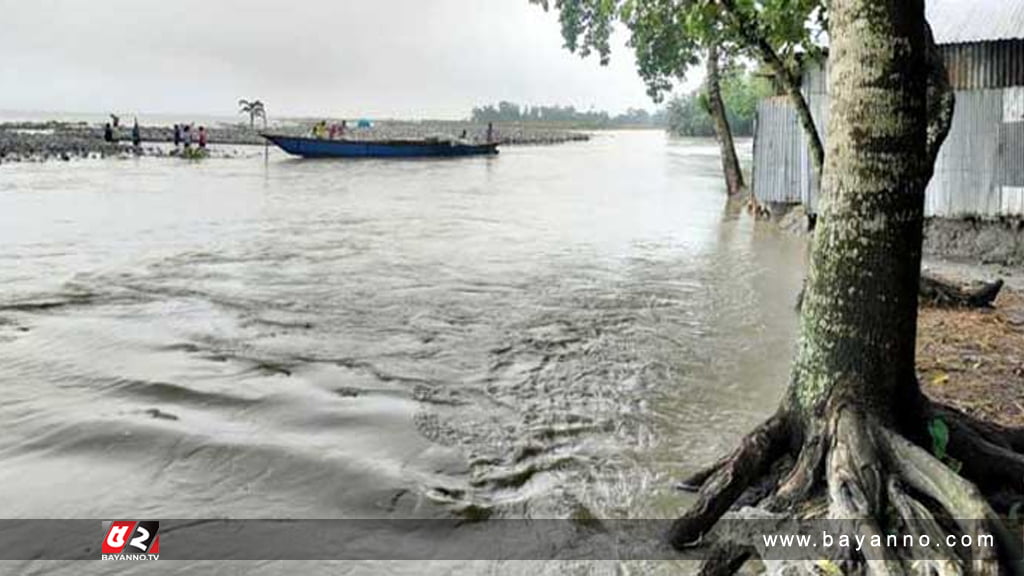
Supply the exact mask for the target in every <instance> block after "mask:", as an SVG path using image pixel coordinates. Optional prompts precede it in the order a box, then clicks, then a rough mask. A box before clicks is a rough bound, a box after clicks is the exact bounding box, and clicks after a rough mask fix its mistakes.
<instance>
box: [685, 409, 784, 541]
mask: <svg viewBox="0 0 1024 576" xmlns="http://www.w3.org/2000/svg"><path fill="white" fill-rule="evenodd" d="M788 440H789V422H788V419H787V418H786V417H785V416H783V415H775V416H773V417H771V418H769V419H768V420H767V421H766V422H765V423H763V424H761V425H760V426H759V427H758V428H757V429H756V430H754V432H752V433H751V434H750V435H749V436H747V437H746V438H744V439H743V441H742V442H740V446H739V448H737V449H736V451H735V452H733V453H732V455H730V456H729V458H728V459H727V460H726V461H725V463H724V464H723V465H722V467H721V468H719V469H718V470H717V471H716V472H715V473H714V474H712V475H711V476H710V477H709V478H708V479H707V481H706V482H705V483H704V484H703V486H702V487H701V489H700V492H699V493H698V494H697V502H695V503H694V505H693V507H691V508H690V510H689V511H687V513H686V514H684V515H683V516H682V517H681V518H679V519H678V520H676V521H675V522H674V523H673V524H672V528H671V531H670V534H669V541H670V542H671V544H672V545H673V546H674V547H676V548H677V549H678V548H684V547H686V546H690V545H692V544H693V543H694V542H697V541H699V540H700V539H701V538H702V537H703V536H704V534H705V533H706V532H707V531H708V530H709V529H710V528H711V527H712V526H713V525H714V524H715V523H716V522H718V519H719V518H721V517H722V515H723V514H725V513H726V512H727V511H728V510H729V508H730V507H732V505H733V503H735V502H736V500H737V499H738V498H739V497H740V496H741V495H742V494H743V492H744V491H745V490H746V489H747V488H748V487H749V486H750V485H751V484H753V483H754V482H756V481H757V480H758V479H759V478H760V477H761V476H763V475H764V474H765V473H767V472H768V471H769V470H770V469H771V466H772V463H773V462H774V461H775V460H776V459H777V458H779V457H781V456H782V455H783V454H784V452H785V450H786V447H787V444H788Z"/></svg>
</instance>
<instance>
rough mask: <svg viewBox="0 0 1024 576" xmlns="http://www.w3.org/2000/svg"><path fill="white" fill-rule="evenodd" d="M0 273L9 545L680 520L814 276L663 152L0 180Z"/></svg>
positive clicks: (156, 166)
mask: <svg viewBox="0 0 1024 576" xmlns="http://www.w3.org/2000/svg"><path fill="white" fill-rule="evenodd" d="M0 246H2V249H0V387H2V394H0V516H3V517H6V518H138V517H142V516H144V517H147V518H154V519H160V518H406V517H416V518H435V517H440V518H450V517H467V518H477V519H479V518H482V517H488V518H566V517H569V516H573V515H575V516H585V517H594V518H669V517H672V516H674V515H675V514H676V513H678V512H679V510H680V509H681V508H682V507H684V506H685V505H686V503H687V502H688V496H686V495H682V494H678V493H675V492H673V490H672V483H673V481H674V480H677V479H679V478H680V477H681V476H682V475H684V474H685V473H687V472H689V471H692V470H694V469H695V468H696V467H698V466H700V465H701V464H705V463H708V462H710V461H711V460H713V459H714V458H715V457H716V456H717V455H719V454H720V453H721V452H723V451H725V450H728V449H729V448H730V447H731V445H732V444H733V442H735V440H736V439H737V438H738V437H739V436H740V435H741V434H742V433H743V432H744V431H745V430H746V429H748V428H749V427H751V426H752V425H754V424H756V423H757V422H758V421H759V420H760V419H761V418H763V417H764V416H765V415H766V414H768V413H769V412H770V411H771V410H772V408H773V407H774V405H775V404H776V403H777V401H778V398H779V396H780V393H781V391H782V390H783V388H784V386H785V382H786V376H787V371H788V366H789V361H790V352H791V348H792V341H793V335H794V330H795V323H796V316H795V313H794V312H793V303H794V297H795V294H796V292H797V290H798V288H799V284H800V279H801V275H802V268H803V252H802V242H801V241H800V240H797V239H793V238H787V237H785V236H783V235H780V234H779V233H777V232H774V231H772V230H770V229H768V228H766V227H761V226H759V225H757V224H755V223H753V222H751V220H750V219H749V218H748V217H746V216H736V215H731V214H730V213H729V211H728V210H727V209H726V206H725V201H724V192H723V186H722V183H721V177H720V171H719V164H718V159H717V152H716V147H715V145H714V143H713V142H710V141H704V140H676V139H671V138H669V137H667V136H665V135H664V134H662V133H660V132H618V133H606V134H600V135H597V136H596V137H595V138H594V139H592V140H591V141H590V142H587V143H580V144H569V145H563V146H557V147H519V148H515V147H510V148H506V149H505V150H503V152H502V154H501V155H500V156H498V157H495V158H475V159H464V160H446V161H409V162H394V161H392V162H379V161H356V162H337V161H299V160H294V159H289V158H286V157H285V156H283V155H279V154H276V153H273V152H271V153H270V156H269V158H268V159H265V158H264V156H263V152H262V150H259V151H258V152H252V153H249V154H245V155H243V156H242V157H239V158H230V159H216V160H209V161H205V162H201V163H192V164H190V163H186V162H184V161H178V160H171V159H166V158H143V159H138V160H114V159H111V160H90V161H78V162H72V163H58V162H51V163H42V164H18V165H3V166H0ZM168 538H169V537H168ZM168 542H169V540H168ZM381 554H382V557H386V556H387V550H382V551H381ZM9 567H11V568H15V569H17V570H23V571H25V572H26V573H29V572H36V571H39V572H44V573H50V572H54V573H62V574H63V573H67V574H77V573H88V572H90V571H95V572H96V573H109V572H110V571H111V570H112V568H111V565H109V564H107V565H105V566H103V567H102V568H101V567H97V566H93V565H81V564H78V565H69V564H65V563H37V564H33V565H21V566H10V565H9ZM317 567H318V566H316V565H314V566H309V567H307V568H303V569H302V572H303V573H309V572H316V571H317V570H316V568H317ZM320 567H323V566H320ZM426 567H427V565H424V564H413V565H410V564H403V563H390V564H389V563H385V564H373V563H370V564H369V565H367V564H343V565H337V564H333V565H327V566H326V567H325V568H326V571H327V572H330V573H348V572H349V571H359V570H367V571H369V572H380V571H387V572H404V573H421V572H423V571H425V569H426ZM117 568H118V569H119V570H120V571H123V572H125V573H135V572H138V573H146V574H150V573H153V571H154V570H155V569H154V568H153V567H152V565H150V566H146V567H140V566H129V565H126V564H121V565H118V566H117ZM193 568H196V566H193V565H185V564H180V563H161V572H168V573H171V572H173V573H178V572H180V573H186V572H189V573H191V570H192V569H193ZM279 568H280V566H275V565H274V564H267V563H253V564H248V565H245V566H242V567H240V566H239V565H238V564H230V563H210V564H208V565H205V569H204V571H209V572H212V573H232V574H234V573H246V574H248V573H263V572H265V573H276V572H278V571H279V570H278V569H279ZM438 568H439V569H440V572H442V573H477V572H481V571H482V572H486V573H490V571H491V569H492V568H493V567H491V568H488V567H487V566H481V565H480V563H468V564H465V565H463V564H458V563H454V564H452V563H440V564H439V565H438ZM627 568H628V567H625V568H624V567H623V566H618V567H617V568H614V569H613V573H615V572H619V571H622V570H625V571H626V572H628V571H629V570H628V569H627ZM290 570H291V569H289V571H290ZM296 573H297V572H296ZM531 573H533V572H532V569H531Z"/></svg>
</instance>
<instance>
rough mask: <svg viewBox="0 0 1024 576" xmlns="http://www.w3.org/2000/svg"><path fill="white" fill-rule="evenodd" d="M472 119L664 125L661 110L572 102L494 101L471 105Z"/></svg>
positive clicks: (586, 125)
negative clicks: (615, 111) (581, 106)
mask: <svg viewBox="0 0 1024 576" xmlns="http://www.w3.org/2000/svg"><path fill="white" fill-rule="evenodd" d="M472 120H473V122H479V123H486V122H529V123H538V124H541V123H543V124H558V125H560V126H563V127H565V126H571V127H578V128H590V129H601V128H643V127H664V126H666V125H667V118H666V114H665V111H664V110H659V111H657V112H655V113H654V114H651V113H650V112H648V111H647V110H644V109H643V108H630V109H629V110H627V111H626V112H625V113H624V114H619V115H616V116H612V115H611V114H609V113H608V112H605V111H596V110H589V111H586V112H584V111H581V110H577V109H576V108H575V107H573V106H520V105H519V104H516V103H514V102H498V103H497V104H496V105H491V104H488V105H486V106H479V107H476V108H473V114H472Z"/></svg>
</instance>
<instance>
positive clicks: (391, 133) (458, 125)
mask: <svg viewBox="0 0 1024 576" xmlns="http://www.w3.org/2000/svg"><path fill="white" fill-rule="evenodd" d="M311 125H312V123H311V122H295V123H290V124H286V125H283V126H279V127H274V128H271V129H270V131H272V132H280V133H287V134H294V135H304V134H307V133H309V129H310V126H311ZM140 132H141V136H142V146H141V147H139V148H137V149H136V148H132V147H131V127H125V126H121V127H120V128H119V129H118V130H117V134H116V136H117V140H118V142H116V143H110V142H105V141H104V140H103V127H102V126H98V125H89V124H86V123H66V122H44V123H8V124H0V162H24V161H45V160H72V159H81V158H105V157H121V156H124V157H129V156H133V155H142V156H166V155H169V154H171V151H170V150H169V149H168V148H167V147H166V144H169V143H171V142H172V141H173V137H174V131H173V128H172V127H169V126H142V127H140ZM463 132H465V134H466V139H468V140H475V141H483V140H484V139H485V138H486V133H487V127H486V126H484V125H480V124H473V123H470V122H437V121H423V122H400V121H386V122H378V123H375V124H374V125H373V127H372V128H357V127H354V126H350V127H349V128H348V131H347V133H346V135H347V137H348V138H359V139H367V140H387V139H415V138H428V137H441V138H458V137H460V136H462V134H463ZM495 136H496V138H497V140H498V141H499V142H501V143H502V144H504V145H527V144H560V143H564V142H574V141H584V140H587V139H589V136H588V135H587V134H586V133H583V132H574V131H568V130H558V129H552V128H545V127H542V126H535V125H519V124H503V125H496V126H495ZM207 139H208V141H209V143H210V144H211V145H218V146H248V145H263V144H264V140H263V138H262V137H260V135H259V131H258V130H253V129H250V128H249V127H248V126H247V125H244V124H238V125H218V126H211V127H207ZM213 155H214V156H236V155H238V152H237V151H225V150H215V151H214V152H213Z"/></svg>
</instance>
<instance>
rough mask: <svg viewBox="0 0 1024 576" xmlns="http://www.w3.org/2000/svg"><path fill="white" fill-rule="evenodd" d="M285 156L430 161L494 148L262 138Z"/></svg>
mask: <svg viewBox="0 0 1024 576" xmlns="http://www.w3.org/2000/svg"><path fill="white" fill-rule="evenodd" d="M262 136H263V137H264V138H266V139H267V140H269V141H270V142H272V143H274V145H276V146H277V147H279V148H280V149H282V150H284V151H285V152H287V153H289V154H294V155H295V156H302V157H303V158H432V157H453V156H480V155H486V154H497V153H498V144H497V143H491V144H466V143H463V142H459V141H457V140H440V139H424V140H327V139H323V138H306V137H299V136H284V135H280V134H263V135H262Z"/></svg>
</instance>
